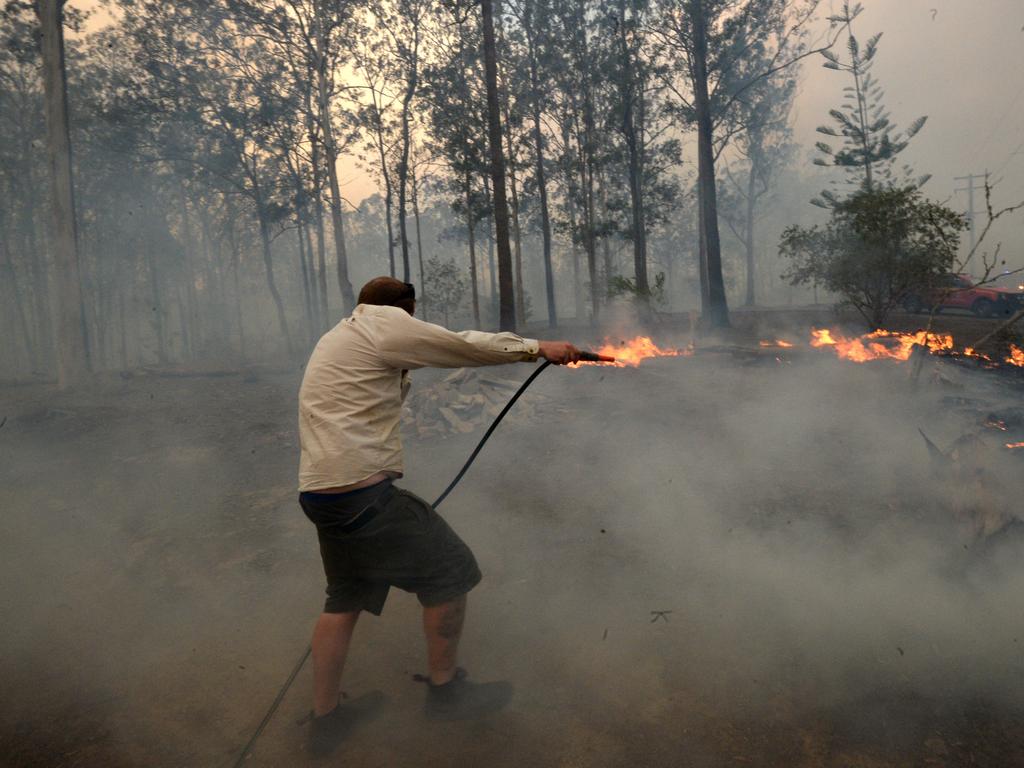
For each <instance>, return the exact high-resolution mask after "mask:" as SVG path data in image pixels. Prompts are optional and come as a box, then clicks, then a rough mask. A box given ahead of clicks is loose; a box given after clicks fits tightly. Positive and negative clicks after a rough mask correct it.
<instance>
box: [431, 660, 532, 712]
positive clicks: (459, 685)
mask: <svg viewBox="0 0 1024 768" xmlns="http://www.w3.org/2000/svg"><path fill="white" fill-rule="evenodd" d="M466 677H467V675H466V670H464V669H462V667H459V668H458V669H456V670H455V677H453V678H452V679H451V680H450V681H449V682H447V683H445V684H444V685H434V684H433V683H430V685H429V686H428V690H427V705H426V712H427V717H429V718H430V719H431V720H469V719H472V718H477V717H484V716H485V715H489V714H491V713H493V712H497V711H498V710H500V709H503V708H504V707H505V706H506V705H507V704H508V703H509V701H510V700H511V699H512V691H513V688H512V683H508V682H505V681H498V682H494V683H471V682H469V681H468V680H467V679H466Z"/></svg>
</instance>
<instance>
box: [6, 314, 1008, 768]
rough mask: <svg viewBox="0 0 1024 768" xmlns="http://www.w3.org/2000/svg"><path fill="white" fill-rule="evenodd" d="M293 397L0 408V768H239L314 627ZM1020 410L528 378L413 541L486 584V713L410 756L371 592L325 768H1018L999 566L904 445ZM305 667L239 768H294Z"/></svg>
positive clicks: (413, 634) (742, 379)
mask: <svg viewBox="0 0 1024 768" xmlns="http://www.w3.org/2000/svg"><path fill="white" fill-rule="evenodd" d="M793 322H794V320H793V318H791V317H785V318H780V317H774V318H772V319H769V320H765V319H764V318H760V319H758V320H757V323H758V325H759V327H757V328H756V329H753V330H750V329H751V328H752V326H753V322H752V321H749V320H748V321H744V320H743V319H742V317H740V319H739V320H738V324H739V325H741V326H744V327H746V328H748V330H747V331H740V332H738V335H737V336H736V337H735V338H734V339H733V340H736V339H740V338H746V339H747V340H750V339H754V338H756V336H757V335H759V334H762V333H765V334H767V333H770V332H774V331H777V330H780V329H781V330H783V331H785V330H787V329H788V328H789V327H790V326H789V324H791V323H793ZM800 322H801V323H802V324H807V318H806V317H804V318H801V319H800ZM902 322H905V323H908V324H913V323H914V322H915V320H914V318H904V319H903V320H902ZM942 322H943V323H949V324H952V325H953V326H957V327H959V328H960V330H959V331H958V333H961V334H962V335H963V336H965V337H969V336H970V335H971V334H973V333H974V332H975V330H976V325H975V324H977V323H982V325H980V326H977V327H980V328H981V329H982V332H984V328H985V327H987V326H985V325H984V323H983V321H974V320H971V319H970V318H963V319H962V320H955V319H954V320H946V319H943V320H942ZM958 323H959V324H960V325H959V326H958V325H957V324H958ZM801 332H802V331H801ZM979 335H980V334H979ZM684 339H685V331H684V330H679V329H677V330H676V331H675V332H674V333H669V334H667V335H666V336H665V341H666V343H671V342H672V341H676V342H680V341H682V340H684ZM958 341H959V339H958ZM529 370H530V369H529V367H528V366H525V365H520V366H508V367H504V368H502V369H499V373H500V374H501V375H503V376H506V377H508V378H510V379H515V380H517V381H519V380H522V379H523V378H525V376H526V375H527V373H528V372H529ZM436 375H437V374H436V373H433V372H426V371H424V372H419V373H418V374H417V375H416V376H415V379H414V380H415V381H416V383H417V385H418V386H424V385H428V384H429V383H430V382H431V381H433V380H435V378H434V377H436ZM300 379H301V370H300V369H299V368H298V367H296V368H295V369H294V370H282V369H278V370H269V369H268V370H258V371H249V372H240V373H238V374H236V375H226V376H208V377H180V378H178V377H170V378H168V377H159V376H153V375H136V376H133V377H131V378H122V377H120V376H110V377H105V378H104V379H103V380H102V381H100V382H97V383H96V384H95V385H93V386H90V387H88V388H84V389H80V390H77V391H73V392H69V393H55V392H52V391H50V390H48V389H47V388H45V387H38V386H18V387H13V386H11V387H5V388H3V389H2V390H0V420H3V419H6V422H5V423H4V424H3V426H0V509H2V510H3V516H2V520H0V525H2V526H3V537H2V544H0V548H2V558H0V577H2V580H3V585H4V589H3V590H2V591H0V615H2V617H3V627H4V628H3V632H2V633H0V635H2V636H0V689H2V691H3V699H2V700H3V705H2V710H0V764H2V765H5V766H6V765H9V766H23V767H26V768H28V767H29V766H61V767H66V768H71V767H73V766H75V767H82V768H84V767H86V766H90V767H91V766H104V767H107V768H121V767H122V766H231V765H233V764H234V763H235V761H236V759H237V758H238V756H239V753H240V750H241V749H242V747H243V745H244V744H245V743H246V742H247V740H248V739H249V737H250V736H251V734H252V733H253V731H254V730H255V729H256V727H257V725H258V724H259V723H260V721H261V718H262V717H263V715H264V713H265V712H266V711H267V708H268V706H269V705H270V703H271V701H272V700H273V699H274V696H275V695H276V693H277V692H278V690H279V689H280V687H281V685H282V684H283V683H284V681H285V679H286V677H287V676H288V674H289V672H290V671H291V669H292V668H293V666H294V665H295V663H296V662H297V661H298V660H299V658H300V657H301V655H302V653H303V650H304V648H305V647H306V644H307V642H308V636H309V632H310V629H311V627H312V622H313V620H314V619H315V616H316V614H317V612H318V610H319V607H320V605H321V600H322V575H321V572H320V563H319V558H318V553H317V550H316V540H315V534H314V531H313V528H312V526H311V525H309V523H308V522H307V521H306V520H305V519H304V518H303V516H302V514H301V511H300V510H299V508H298V505H297V503H296V494H295V491H294V485H295V470H296V463H297V450H298V448H297V437H296V431H295V413H294V411H295V395H296V392H297V388H298V384H299V381H300ZM1022 392H1024V389H1022V388H1021V385H1020V384H1019V380H1017V379H1012V378H1010V377H998V376H993V375H991V374H983V373H977V374H975V373H971V372H964V371H960V370H953V371H952V372H951V373H950V380H948V381H946V382H945V383H941V384H928V385H926V386H924V387H923V388H920V389H918V390H911V389H910V388H909V387H908V386H907V383H906V371H905V370H904V369H901V368H900V367H899V366H895V365H888V364H879V365H873V364H872V365H863V366H861V365H855V364H852V363H845V362H842V361H837V360H833V359H830V358H828V355H827V353H819V352H813V353H812V352H809V351H808V352H806V354H804V353H801V354H794V356H793V358H792V359H789V360H783V361H774V360H770V361H767V362H766V361H751V360H749V359H742V358H737V357H735V356H733V355H730V354H716V355H707V356H701V357H698V358H692V359H665V360H657V361H651V362H650V363H649V364H647V365H645V366H643V367H641V368H639V369H635V370H634V369H624V370H619V369H606V368H596V367H590V368H582V369H579V370H564V369H561V370H559V369H552V370H550V371H547V372H545V374H544V375H543V376H542V377H541V378H540V379H539V380H538V382H537V384H536V385H535V388H534V389H532V390H531V391H530V393H528V394H527V395H526V397H531V398H534V399H535V402H536V403H537V408H536V416H535V417H534V418H533V419H531V420H529V421H523V420H515V419H512V420H510V422H509V423H508V424H507V425H503V426H502V427H501V429H500V430H499V432H498V433H497V434H496V436H495V437H494V439H493V441H492V443H491V444H490V445H488V447H487V448H486V449H485V450H484V452H483V453H482V454H481V457H480V459H479V460H478V463H477V464H476V465H475V466H474V468H473V469H472V470H471V472H470V474H469V475H468V476H467V477H466V479H465V480H464V481H463V484H462V485H461V486H460V487H459V488H458V490H457V491H456V492H455V493H454V494H453V495H452V496H451V497H450V498H449V499H448V500H447V501H446V502H445V505H444V507H443V508H442V513H443V514H444V516H445V517H446V518H447V519H448V520H449V522H451V523H452V525H453V526H454V527H455V528H456V530H458V531H459V532H460V533H461V534H462V535H463V537H464V538H465V539H466V540H467V542H468V543H470V545H471V546H472V547H473V549H474V551H475V552H476V554H477V558H478V560H479V561H480V563H481V567H482V569H483V570H484V572H485V579H484V581H483V583H482V584H481V585H480V587H479V588H478V589H477V590H475V591H474V593H473V595H472V597H471V602H470V612H469V619H468V622H467V627H466V632H465V636H464V640H463V652H462V657H463V658H462V661H463V663H464V665H465V666H466V667H467V668H469V670H470V672H471V675H473V676H474V677H475V678H477V679H481V680H487V679H504V680H509V681H511V682H512V683H513V684H514V685H515V688H516V694H515V697H514V699H513V702H512V704H511V705H510V707H509V708H508V709H507V710H506V711H504V712H502V713H500V714H498V715H495V716H493V717H490V718H488V719H485V720H481V721H476V722H466V723H456V724H450V725H445V726H443V727H439V726H436V725H429V724H428V723H427V722H426V720H425V719H424V717H423V714H422V704H423V696H424V693H425V691H424V690H423V686H422V685H420V684H417V683H416V682H414V681H413V678H412V676H413V674H415V673H418V672H422V671H423V668H424V666H425V662H424V653H423V648H422V641H421V637H420V631H419V612H418V606H417V604H416V601H415V599H414V598H413V597H412V596H409V595H406V594H403V593H397V592H393V593H392V595H391V596H390V598H389V600H388V604H387V607H386V609H385V612H384V614H383V616H382V617H380V618H374V617H372V616H368V617H365V618H363V619H361V621H360V626H359V627H358V629H357V634H356V642H355V647H354V649H353V651H352V654H351V656H350V659H349V664H348V670H347V672H346V676H345V682H344V686H343V687H344V689H345V691H346V695H347V696H348V702H358V701H360V700H361V697H364V696H366V695H367V694H369V693H371V692H375V691H380V692H382V693H383V695H384V702H383V704H382V705H381V706H380V707H379V708H378V709H376V710H375V711H374V712H372V713H369V714H368V715H367V717H366V718H365V719H364V720H363V721H362V722H360V723H358V724H357V725H356V727H354V729H353V731H352V733H351V734H350V736H349V738H348V740H347V742H346V743H345V744H344V745H343V746H342V748H341V749H339V751H338V753H337V755H336V756H335V757H334V758H332V759H330V760H326V761H322V763H321V764H324V765H335V764H336V765H345V766H357V767H358V768H363V767H367V768H369V767H371V766H382V767H384V766H387V767H391V766H402V767H405V766H408V767H410V768H412V767H413V766H416V767H419V766H424V767H426V768H435V767H436V768H441V767H442V766H453V767H455V766H459V767H461V766H483V765H486V766H513V765H516V766H518V765H538V766H564V767H566V768H568V767H570V766H596V767H604V766H609V767H610V766H622V765H627V764H630V765H644V766H694V767H698V766H725V765H737V766H786V767H787V768H788V767H792V768H798V767H806V768H818V767H822V768H824V767H826V766H827V767H829V768H832V767H835V768H882V767H883V766H884V767H885V768H890V767H891V768H896V767H897V766H900V767H902V766H930V767H931V766H948V767H949V768H954V767H959V766H997V767H999V766H1007V767H1009V766H1020V765H1024V697H1022V696H1021V695H1020V694H1019V691H1020V690H1021V686H1020V683H1021V680H1022V678H1024V657H1022V653H1021V650H1022V649H1024V617H1022V615H1021V612H1020V609H1019V594H1020V593H1019V591H1018V587H1019V586H1021V585H1022V584H1024V559H1021V558H1020V557H1019V555H1020V554H1024V547H1022V546H1021V545H1020V543H1019V542H1018V540H1016V539H1014V538H1013V537H1007V538H1006V539H1005V540H1003V541H1002V543H1001V544H1000V548H999V550H998V551H995V550H991V549H987V548H986V547H987V545H985V546H981V544H980V543H979V542H977V541H973V540H970V539H968V538H964V536H963V532H962V526H960V525H959V524H958V522H957V521H956V520H955V519H953V517H952V516H951V515H949V514H947V512H946V510H945V509H944V507H943V491H942V490H941V489H939V488H936V490H935V491H934V494H933V493H932V492H931V491H930V490H929V489H930V488H932V484H933V481H932V479H930V478H931V475H930V474H929V464H928V454H927V451H926V449H925V446H924V444H923V441H921V439H920V437H919V435H918V434H917V432H916V429H917V428H918V427H922V428H924V429H926V431H929V432H931V433H932V435H933V437H934V438H935V439H936V440H937V441H939V442H943V441H945V442H947V443H948V442H949V441H950V440H952V439H953V438H955V437H956V436H958V435H959V434H962V433H963V431H964V430H965V429H967V428H970V427H973V426H977V424H976V422H977V419H976V412H980V411H978V408H982V409H983V410H984V408H988V407H989V405H991V406H992V407H993V408H1000V409H1003V410H1005V411H1007V412H1009V411H1012V409H1013V408H1015V407H1019V406H1020V405H1021V402H1020V401H1021V394H1022ZM965 403H967V405H968V406H970V405H971V404H972V403H974V404H977V403H982V404H983V405H981V406H977V407H973V410H972V408H971V407H962V406H964V404H965ZM480 434H481V431H480V430H478V431H477V432H476V433H474V434H469V435H461V436H457V437H451V438H448V439H444V440H431V441H418V440H416V439H414V438H413V439H408V440H407V441H406V463H407V467H408V473H407V477H406V478H405V480H404V481H403V483H402V485H403V486H404V487H407V488H409V489H411V490H413V491H415V492H417V493H419V494H421V495H422V496H424V497H426V498H428V499H432V498H433V497H434V496H436V494H437V493H439V492H440V491H441V490H442V489H443V487H444V486H445V485H446V484H447V482H448V480H449V478H450V477H451V476H452V475H453V474H454V472H455V471H456V470H457V469H458V468H459V466H460V465H461V463H462V461H463V460H464V458H465V456H466V455H467V454H468V452H469V450H470V449H471V448H472V446H473V445H474V443H475V441H476V440H477V439H478V438H479V435H480ZM1000 439H1001V438H1000ZM1018 439H1021V440H1024V436H1021V437H1019V438H1018ZM1001 466H1002V465H1001ZM1007 466H1016V467H1020V466H1021V463H1020V462H1019V461H1018V462H1016V464H1011V465H1007ZM999 471H1001V472H1003V474H1004V477H1003V479H1004V480H1005V482H1007V483H1008V487H1009V488H1010V489H1011V491H1010V492H1009V493H1010V495H1009V496H1008V498H1011V499H1012V498H1016V499H1018V500H1019V498H1021V497H1020V496H1019V495H1017V496H1014V495H1013V494H1015V493H1016V491H1015V490H1013V489H1015V488H1016V486H1014V485H1013V482H1015V479H1014V478H1013V477H1012V474H1013V471H1014V470H1013V469H1010V470H999ZM1006 473H1009V474H1008V475H1007V474H1006ZM1018 475H1024V473H1018ZM922 489H924V490H922ZM1018 506H1019V505H1018ZM1014 511H1015V512H1016V511H1019V510H1017V509H1015V510H1014ZM1018 637H1019V638H1020V643H1019V644H1018ZM310 666H311V665H310V664H308V663H307V664H306V665H305V666H304V667H303V669H302V671H301V672H300V674H299V676H298V678H297V679H296V681H295V683H294V685H293V686H292V687H291V689H290V690H289V692H288V694H287V695H286V696H285V698H284V700H283V702H282V704H281V706H280V709H279V710H278V712H277V714H276V716H275V717H274V719H273V720H272V721H271V722H270V724H269V726H268V727H267V729H266V731H265V732H264V733H263V734H262V736H261V737H260V739H259V741H258V742H257V743H256V745H255V748H254V749H253V751H252V754H251V755H250V756H249V757H248V759H247V760H246V761H245V763H244V764H245V765H247V766H254V767H255V766H294V765H306V764H312V762H313V761H311V760H310V759H309V758H308V756H307V754H306V751H305V741H304V737H305V727H304V725H303V724H301V720H302V718H303V716H304V715H305V713H306V712H307V711H308V709H309V701H308V699H309V692H310V671H311V670H310Z"/></svg>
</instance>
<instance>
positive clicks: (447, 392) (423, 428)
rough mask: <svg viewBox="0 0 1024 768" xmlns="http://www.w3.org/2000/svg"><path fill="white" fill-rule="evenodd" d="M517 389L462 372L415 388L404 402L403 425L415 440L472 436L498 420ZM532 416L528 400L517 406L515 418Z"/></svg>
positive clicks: (473, 373)
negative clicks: (477, 430)
mask: <svg viewBox="0 0 1024 768" xmlns="http://www.w3.org/2000/svg"><path fill="white" fill-rule="evenodd" d="M517 387H518V385H517V384H516V383H514V382H511V381H507V380H505V379H499V378H497V377H495V376H489V375H487V374H485V373H479V372H477V371H474V370H472V369H469V368H461V369H459V370H457V371H455V372H454V373H451V374H449V375H448V376H446V377H445V378H444V379H442V380H441V381H439V382H438V383H437V384H434V385H433V386H431V387H425V388H423V389H417V388H415V387H414V388H413V392H412V394H410V395H409V398H408V400H406V402H405V406H406V407H405V411H404V413H403V415H402V425H403V426H404V427H405V428H406V430H408V431H412V432H413V433H415V435H416V436H417V437H443V436H446V435H454V434H458V433H467V432H472V431H474V430H475V429H477V428H478V427H479V426H481V425H483V424H486V423H488V422H490V420H491V419H493V418H494V417H495V416H497V415H498V413H499V412H500V411H501V409H502V408H503V407H504V406H505V403H507V402H508V400H509V398H510V397H512V395H513V394H514V393H515V391H516V388H517ZM530 400H532V401H534V402H536V400H537V398H536V397H533V398H530ZM533 413H534V405H533V404H532V403H531V402H529V401H528V400H525V399H524V400H520V401H519V402H518V403H517V404H516V415H517V416H518V417H520V418H530V417H531V416H532V415H533Z"/></svg>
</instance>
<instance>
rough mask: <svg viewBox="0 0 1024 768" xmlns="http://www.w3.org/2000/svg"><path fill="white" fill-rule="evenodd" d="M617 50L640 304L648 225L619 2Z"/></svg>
mask: <svg viewBox="0 0 1024 768" xmlns="http://www.w3.org/2000/svg"><path fill="white" fill-rule="evenodd" d="M619 50H620V55H621V57H622V82H621V83H620V85H619V89H620V98H621V99H622V108H623V113H622V134H623V136H624V137H625V139H626V152H627V155H628V157H629V200H630V209H631V210H630V213H631V214H632V224H633V232H632V234H633V273H634V279H635V281H636V291H637V295H638V296H639V297H640V298H641V300H642V301H649V300H650V294H651V287H650V284H649V283H648V279H647V226H646V222H645V221H644V191H643V170H642V168H641V165H640V147H639V143H638V141H637V135H636V124H635V120H634V110H633V102H634V97H635V88H634V86H635V81H634V75H633V60H632V56H631V55H630V52H629V41H628V39H627V37H626V2H625V0H619Z"/></svg>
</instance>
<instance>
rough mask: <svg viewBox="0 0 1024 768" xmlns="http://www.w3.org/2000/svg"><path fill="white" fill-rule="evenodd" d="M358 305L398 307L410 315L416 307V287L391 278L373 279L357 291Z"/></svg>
mask: <svg viewBox="0 0 1024 768" xmlns="http://www.w3.org/2000/svg"><path fill="white" fill-rule="evenodd" d="M359 303H360V304H375V305H377V306H379V307H400V308H401V309H404V310H405V311H406V312H408V313H409V314H410V315H411V314H412V312H413V309H414V307H415V306H416V286H414V285H413V284H412V283H403V282H402V281H401V280H396V279H395V278H393V277H375V278H373V280H371V281H370V282H368V283H367V284H366V285H364V286H363V288H362V290H361V291H359Z"/></svg>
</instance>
